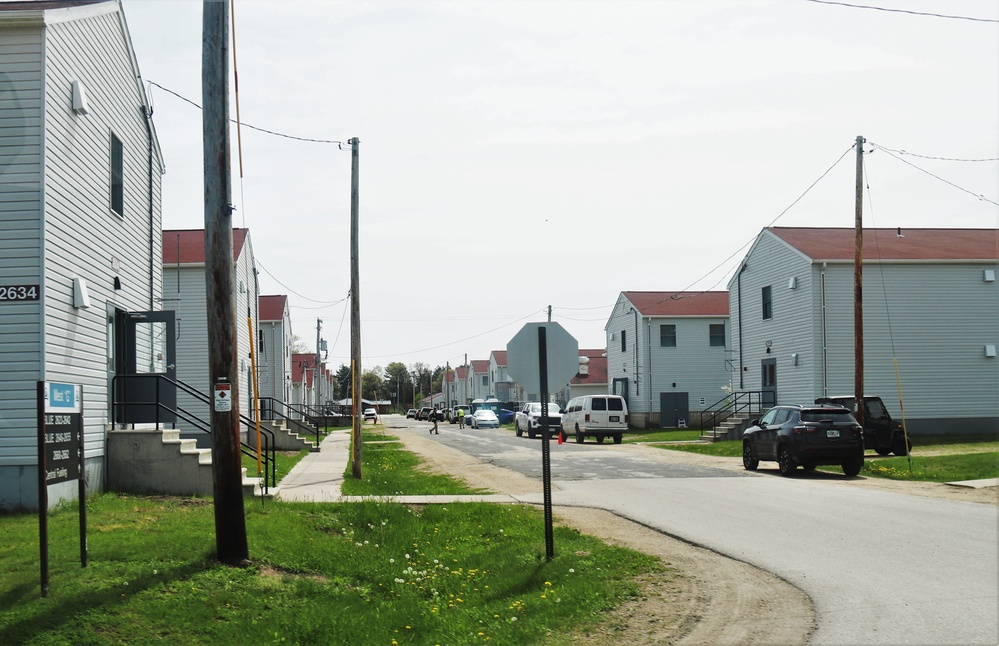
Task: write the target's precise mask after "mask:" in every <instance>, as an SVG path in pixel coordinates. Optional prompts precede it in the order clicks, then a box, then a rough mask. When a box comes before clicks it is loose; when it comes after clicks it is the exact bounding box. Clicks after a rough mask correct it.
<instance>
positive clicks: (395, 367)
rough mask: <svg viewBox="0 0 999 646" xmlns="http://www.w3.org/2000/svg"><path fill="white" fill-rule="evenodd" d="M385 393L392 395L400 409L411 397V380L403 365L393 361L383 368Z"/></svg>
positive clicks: (404, 406)
mask: <svg viewBox="0 0 999 646" xmlns="http://www.w3.org/2000/svg"><path fill="white" fill-rule="evenodd" d="M384 382H385V383H384V385H385V392H388V393H394V395H395V396H394V401H395V403H396V405H397V406H398V407H399V408H400V409H405V408H408V406H406V405H405V403H406V402H408V401H409V400H410V399H412V397H413V380H412V378H411V377H410V374H409V370H408V369H407V368H406V366H405V364H402V363H399V362H398V361H393V362H392V363H390V364H388V365H387V366H386V367H385V380H384Z"/></svg>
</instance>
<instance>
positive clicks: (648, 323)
mask: <svg viewBox="0 0 999 646" xmlns="http://www.w3.org/2000/svg"><path fill="white" fill-rule="evenodd" d="M645 321H646V323H645V325H646V327H645V329H646V331H647V333H648V334H647V336H648V347H649V382H648V384H646V385H647V386H648V391H649V420H650V421H651V420H652V318H651V317H649V318H647V319H645ZM662 415H663V412H662V411H659V426H662Z"/></svg>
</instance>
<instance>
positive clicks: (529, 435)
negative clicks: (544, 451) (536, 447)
mask: <svg viewBox="0 0 999 646" xmlns="http://www.w3.org/2000/svg"><path fill="white" fill-rule="evenodd" d="M527 437H529V438H531V439H532V440H533V439H534V431H532V430H531V429H527Z"/></svg>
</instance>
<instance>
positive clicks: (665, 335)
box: [659, 325, 676, 348]
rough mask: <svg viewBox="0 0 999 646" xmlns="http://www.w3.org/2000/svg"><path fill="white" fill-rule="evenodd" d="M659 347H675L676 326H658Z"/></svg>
mask: <svg viewBox="0 0 999 646" xmlns="http://www.w3.org/2000/svg"><path fill="white" fill-rule="evenodd" d="M659 347H660V348H675V347H676V326H675V325H660V326H659Z"/></svg>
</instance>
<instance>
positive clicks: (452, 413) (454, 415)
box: [447, 404, 472, 424]
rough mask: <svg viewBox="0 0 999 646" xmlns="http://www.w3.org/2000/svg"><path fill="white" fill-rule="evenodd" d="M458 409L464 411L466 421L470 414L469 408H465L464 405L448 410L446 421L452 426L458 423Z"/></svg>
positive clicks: (470, 408) (470, 409)
mask: <svg viewBox="0 0 999 646" xmlns="http://www.w3.org/2000/svg"><path fill="white" fill-rule="evenodd" d="M458 409H462V410H464V411H465V419H468V416H469V415H471V414H472V407H471V406H466V405H465V404H459V405H458V406H454V407H452V408H449V409H448V414H447V421H449V422H451V423H452V424H457V423H458Z"/></svg>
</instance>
